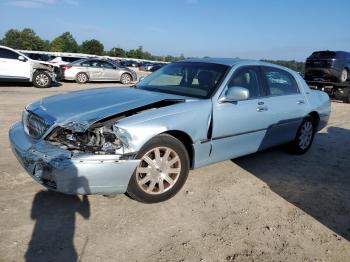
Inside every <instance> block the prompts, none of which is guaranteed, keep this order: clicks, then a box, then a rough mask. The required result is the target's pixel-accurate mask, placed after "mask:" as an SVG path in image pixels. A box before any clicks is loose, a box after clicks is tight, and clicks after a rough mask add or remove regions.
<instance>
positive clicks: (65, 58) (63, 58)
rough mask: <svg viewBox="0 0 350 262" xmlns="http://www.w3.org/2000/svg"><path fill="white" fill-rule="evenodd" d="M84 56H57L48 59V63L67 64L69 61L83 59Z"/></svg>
mask: <svg viewBox="0 0 350 262" xmlns="http://www.w3.org/2000/svg"><path fill="white" fill-rule="evenodd" d="M83 58H86V57H79V56H57V57H55V58H53V59H51V60H50V63H53V64H57V65H58V66H61V65H68V64H70V63H73V62H75V61H78V60H80V59H83Z"/></svg>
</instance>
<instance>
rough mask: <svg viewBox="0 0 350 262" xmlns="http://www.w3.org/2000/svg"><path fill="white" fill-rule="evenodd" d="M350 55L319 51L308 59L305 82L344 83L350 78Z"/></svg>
mask: <svg viewBox="0 0 350 262" xmlns="http://www.w3.org/2000/svg"><path fill="white" fill-rule="evenodd" d="M349 70H350V53H348V52H344V51H317V52H313V53H312V54H311V56H309V57H308V58H307V59H306V63H305V80H307V81H313V80H320V81H324V80H328V81H334V82H339V83H344V82H346V81H347V80H348V79H349V78H350V73H349V72H350V71H349Z"/></svg>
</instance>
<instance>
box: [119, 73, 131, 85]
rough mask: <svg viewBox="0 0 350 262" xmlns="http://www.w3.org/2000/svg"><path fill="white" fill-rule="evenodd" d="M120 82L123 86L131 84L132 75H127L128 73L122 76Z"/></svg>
mask: <svg viewBox="0 0 350 262" xmlns="http://www.w3.org/2000/svg"><path fill="white" fill-rule="evenodd" d="M120 82H121V83H122V84H123V85H128V84H130V83H131V75H129V74H127V73H124V74H122V75H121V77H120Z"/></svg>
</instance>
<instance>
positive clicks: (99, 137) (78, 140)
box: [48, 126, 122, 154]
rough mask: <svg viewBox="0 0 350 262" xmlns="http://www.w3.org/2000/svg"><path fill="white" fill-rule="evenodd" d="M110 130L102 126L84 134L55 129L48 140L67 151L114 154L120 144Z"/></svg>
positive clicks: (110, 128)
mask: <svg viewBox="0 0 350 262" xmlns="http://www.w3.org/2000/svg"><path fill="white" fill-rule="evenodd" d="M112 128H113V127H110V126H109V127H106V126H103V127H99V128H95V129H93V130H87V131H85V132H73V131H71V130H68V129H63V128H57V130H54V131H53V132H52V134H51V135H50V137H49V139H48V140H49V141H50V142H53V143H54V144H60V145H63V146H65V147H66V149H69V150H78V151H84V152H90V153H99V154H115V152H116V150H118V149H120V148H121V146H122V144H121V141H120V140H119V139H118V138H117V136H116V134H115V133H114V132H113V130H112Z"/></svg>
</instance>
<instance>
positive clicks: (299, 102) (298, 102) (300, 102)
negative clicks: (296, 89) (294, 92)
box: [297, 100, 305, 105]
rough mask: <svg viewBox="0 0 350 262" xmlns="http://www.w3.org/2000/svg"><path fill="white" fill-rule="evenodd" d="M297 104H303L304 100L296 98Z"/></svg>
mask: <svg viewBox="0 0 350 262" xmlns="http://www.w3.org/2000/svg"><path fill="white" fill-rule="evenodd" d="M297 104H298V105H302V104H305V101H304V100H298V101H297Z"/></svg>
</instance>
